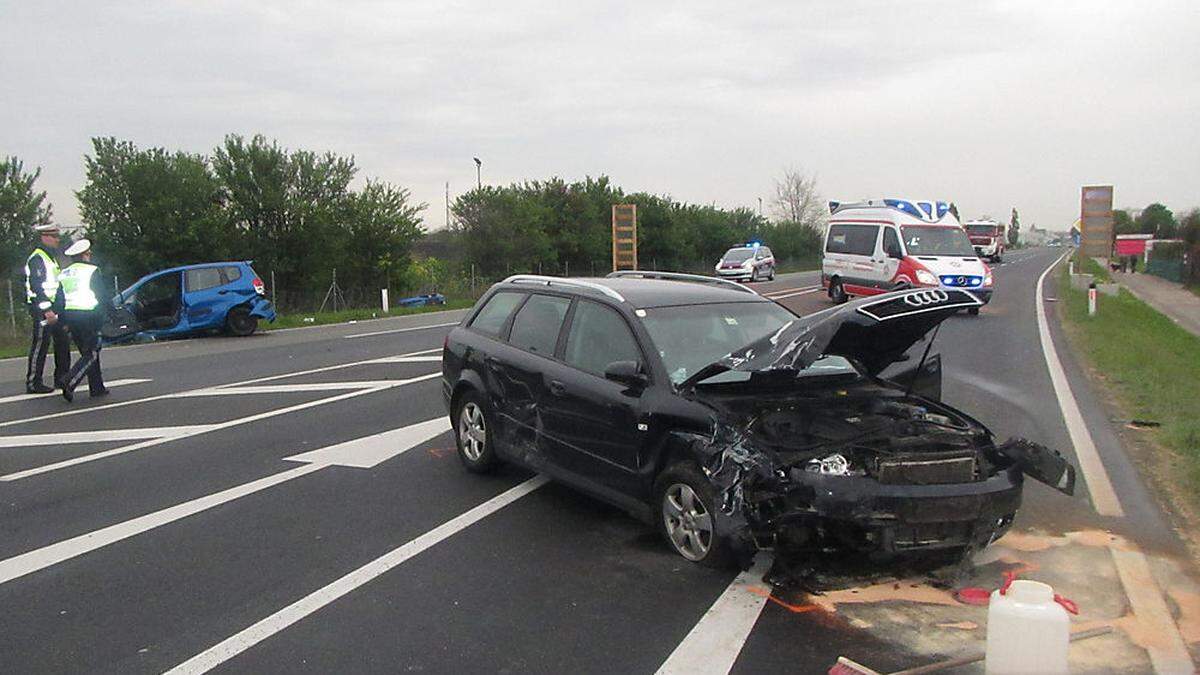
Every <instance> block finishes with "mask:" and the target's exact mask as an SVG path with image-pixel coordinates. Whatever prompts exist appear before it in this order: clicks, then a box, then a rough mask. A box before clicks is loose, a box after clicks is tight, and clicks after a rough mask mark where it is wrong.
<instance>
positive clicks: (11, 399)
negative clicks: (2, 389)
mask: <svg viewBox="0 0 1200 675" xmlns="http://www.w3.org/2000/svg"><path fill="white" fill-rule="evenodd" d="M152 381H153V380H148V379H142V378H128V379H124V380H113V381H112V382H105V383H104V385H105V386H106V387H108V388H109V389H112V388H113V387H124V386H127V385H130V384H142V383H145V382H152ZM55 396H61V394H60V393H59V392H58V391H57V390H56V391H52V392H50V393H49V394H16V395H13V396H5V397H3V398H0V403H16V402H17V401H30V400H33V399H35V398H53V397H55Z"/></svg>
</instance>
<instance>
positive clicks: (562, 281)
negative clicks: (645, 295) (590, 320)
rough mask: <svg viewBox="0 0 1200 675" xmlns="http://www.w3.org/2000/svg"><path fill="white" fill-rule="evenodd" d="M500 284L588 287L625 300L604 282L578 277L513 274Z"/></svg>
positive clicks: (620, 300)
mask: <svg viewBox="0 0 1200 675" xmlns="http://www.w3.org/2000/svg"><path fill="white" fill-rule="evenodd" d="M500 283H502V284H545V285H546V286H572V287H575V288H590V289H592V290H594V291H600V292H601V293H603V294H605V295H607V296H608V297H610V298H612V299H614V300H616V301H617V302H625V298H624V297H623V296H622V295H621V294H620V293H618V292H616V291H614V290H613V289H611V288H609V287H608V286H605V285H604V284H597V283H595V282H592V281H580V280H579V279H566V278H563V277H547V276H542V275H540V274H514V275H512V276H511V277H509V278H507V279H505V280H504V281H501V282H500Z"/></svg>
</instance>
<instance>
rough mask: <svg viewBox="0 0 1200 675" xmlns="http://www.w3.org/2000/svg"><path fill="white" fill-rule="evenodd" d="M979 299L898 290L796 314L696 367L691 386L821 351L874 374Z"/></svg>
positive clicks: (805, 362)
mask: <svg viewBox="0 0 1200 675" xmlns="http://www.w3.org/2000/svg"><path fill="white" fill-rule="evenodd" d="M982 304H983V303H982V302H980V301H979V299H978V298H976V297H975V296H974V295H972V294H971V293H968V292H967V291H963V290H959V289H954V288H931V289H921V290H907V291H897V292H895V293H887V294H884V295H877V296H873V297H869V298H862V299H860V300H855V301H853V302H848V303H846V304H844V305H842V306H840V307H834V308H831V309H827V310H825V311H822V312H817V313H815V314H809V315H808V316H805V317H801V318H798V319H796V320H794V321H791V322H789V323H787V324H786V325H784V326H783V327H782V328H780V329H779V330H777V331H776V332H775V333H773V334H771V335H769V336H767V337H765V338H763V339H761V340H758V341H757V342H754V343H751V344H749V345H746V346H745V347H743V348H741V349H739V350H737V351H736V352H733V353H731V354H729V355H728V356H726V357H725V358H723V359H721V360H720V361H718V362H716V363H713V364H712V365H710V366H708V367H706V368H704V369H702V370H700V371H698V372H696V374H694V375H693V376H692V377H690V378H688V380H686V381H685V382H683V385H682V386H685V387H687V386H690V385H692V384H695V383H697V382H699V381H701V380H704V379H707V378H709V377H712V376H713V375H716V374H718V373H720V372H724V371H727V370H741V371H746V372H760V371H768V370H803V369H805V368H807V367H809V366H810V365H812V363H813V362H814V361H816V360H817V359H819V358H821V357H822V356H826V355H837V356H844V357H846V358H849V359H852V360H854V361H857V362H858V363H860V364H861V365H862V366H863V367H864V368H866V370H867V372H868V373H870V374H872V375H877V374H878V373H879V372H880V371H882V370H883V369H884V368H886V367H888V366H889V365H891V364H892V363H894V362H896V361H897V360H899V359H900V358H901V357H902V356H903V355H904V353H905V352H906V351H908V348H909V347H911V346H913V344H915V343H916V342H917V341H918V340H920V339H921V338H922V337H924V336H925V334H926V333H928V332H929V331H931V330H933V329H934V327H936V326H937V325H938V324H939V323H941V322H942V321H945V320H946V318H948V317H949V316H950V315H952V314H954V313H955V312H957V311H959V310H960V309H965V308H970V307H979V306H981V305H982Z"/></svg>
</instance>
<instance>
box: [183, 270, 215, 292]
mask: <svg viewBox="0 0 1200 675" xmlns="http://www.w3.org/2000/svg"><path fill="white" fill-rule="evenodd" d="M186 275H187V290H188V293H195V292H196V291H204V290H208V289H210V288H216V287H217V286H220V285H221V283H222V282H221V268H219V267H197V268H195V269H190V270H187V272H186Z"/></svg>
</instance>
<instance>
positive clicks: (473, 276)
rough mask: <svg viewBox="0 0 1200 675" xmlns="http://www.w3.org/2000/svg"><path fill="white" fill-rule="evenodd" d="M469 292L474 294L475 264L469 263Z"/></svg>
mask: <svg viewBox="0 0 1200 675" xmlns="http://www.w3.org/2000/svg"><path fill="white" fill-rule="evenodd" d="M471 292H472V293H474V292H475V263H471Z"/></svg>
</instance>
